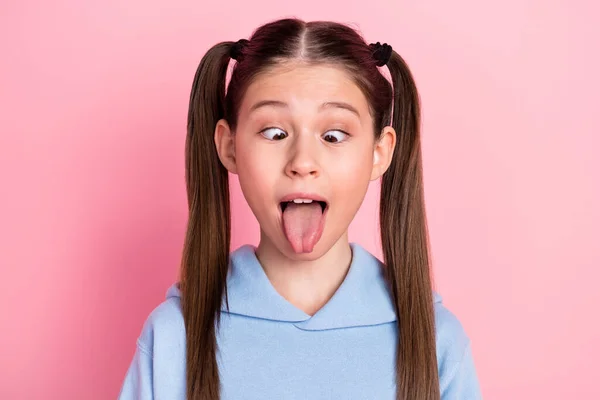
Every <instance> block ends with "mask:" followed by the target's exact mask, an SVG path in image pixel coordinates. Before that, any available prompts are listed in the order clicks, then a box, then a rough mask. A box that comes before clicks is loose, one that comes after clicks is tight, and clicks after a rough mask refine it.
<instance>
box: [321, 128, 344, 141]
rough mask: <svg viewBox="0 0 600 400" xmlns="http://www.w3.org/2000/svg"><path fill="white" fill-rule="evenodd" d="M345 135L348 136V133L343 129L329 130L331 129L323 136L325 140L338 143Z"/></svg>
mask: <svg viewBox="0 0 600 400" xmlns="http://www.w3.org/2000/svg"><path fill="white" fill-rule="evenodd" d="M346 136H348V134H347V133H346V132H344V131H339V130H331V131H327V133H326V134H325V136H324V138H325V141H326V142H329V143H339V142H341V141H343V140H344V139H346ZM328 138H329V139H328ZM332 138H333V139H332Z"/></svg>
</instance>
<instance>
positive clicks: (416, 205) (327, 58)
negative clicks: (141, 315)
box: [180, 19, 440, 400]
mask: <svg viewBox="0 0 600 400" xmlns="http://www.w3.org/2000/svg"><path fill="white" fill-rule="evenodd" d="M232 46H234V42H222V43H219V44H216V45H215V46H213V47H212V48H211V49H209V50H208V52H207V53H206V55H205V56H204V57H203V58H202V61H201V62H200V65H199V66H198V69H197V71H196V75H195V77H194V82H193V86H192V91H191V96H190V105H189V113H188V131H187V139H186V160H185V162H186V185H187V194H188V206H189V222H188V226H187V233H186V238H185V245H184V250H183V257H182V265H181V276H180V279H181V283H180V284H181V292H182V308H183V315H184V320H185V328H186V340H187V360H186V362H187V370H186V371H187V398H188V399H190V400H217V399H219V389H220V381H219V372H218V366H217V359H216V354H217V340H216V331H217V330H218V328H219V322H220V310H221V304H222V301H223V299H225V300H226V299H227V293H226V286H225V283H226V277H227V270H228V266H229V252H230V235H231V232H230V229H231V222H230V219H231V216H230V208H229V186H228V172H227V170H226V169H225V167H224V166H223V165H222V164H221V162H220V161H219V158H218V155H217V151H216V147H215V144H214V139H213V135H214V129H215V125H216V123H217V121H218V120H219V119H221V118H225V119H226V120H227V121H228V123H229V124H230V126H231V128H232V130H235V127H236V123H237V112H238V109H239V106H240V104H241V100H242V97H243V96H244V93H245V90H246V88H247V87H248V85H249V83H250V82H251V81H252V80H253V79H255V78H256V76H257V75H258V74H259V73H264V72H265V71H266V70H267V69H268V68H269V67H272V66H274V65H276V64H277V63H280V62H282V61H285V60H299V61H302V62H306V63H309V64H319V63H327V64H332V65H336V66H339V67H340V68H343V69H344V70H346V71H347V72H348V73H349V74H350V75H351V76H352V77H353V78H354V80H355V82H356V84H357V85H358V86H359V87H360V88H361V90H362V91H363V93H364V94H365V96H366V98H367V101H368V103H369V106H370V109H371V113H372V116H373V120H374V132H375V134H376V135H379V132H381V130H382V128H383V127H385V126H386V125H391V126H392V127H394V129H395V130H396V132H397V141H396V147H395V149H394V156H393V159H392V162H391V165H390V167H389V169H388V170H387V171H386V173H385V174H384V175H383V177H382V178H381V179H382V182H381V197H380V199H381V201H380V217H379V218H380V226H381V242H382V247H383V254H384V265H385V276H386V279H387V281H388V283H389V287H390V292H391V297H392V300H393V303H394V305H395V310H396V314H397V326H398V342H397V343H398V345H397V351H396V381H397V399H404V400H421V399H422V400H436V399H439V398H440V393H439V383H438V369H437V360H436V346H435V322H434V314H433V293H432V283H431V278H430V266H429V259H430V257H429V246H428V234H427V225H426V217H425V205H424V195H423V176H422V175H423V173H422V165H421V164H422V161H421V144H420V134H419V126H420V105H419V97H418V93H417V89H416V86H415V82H414V80H413V77H412V75H411V73H410V71H409V69H408V66H407V65H406V63H405V62H404V60H403V59H402V57H400V56H399V55H398V53H396V52H392V55H391V58H390V60H389V62H388V63H387V66H388V68H389V71H390V75H391V78H392V84H393V89H392V86H391V85H390V83H389V82H388V80H387V79H385V77H384V76H383V75H382V74H381V72H380V71H379V70H378V69H377V66H376V63H375V60H374V58H373V50H372V49H371V48H370V47H369V46H368V45H367V43H366V42H365V41H364V39H363V38H362V37H361V36H360V34H359V33H357V32H356V31H355V30H353V29H352V28H350V27H348V26H345V25H342V24H338V23H334V22H323V21H316V22H304V21H301V20H298V19H282V20H278V21H274V22H271V23H268V24H266V25H263V26H261V27H260V28H258V29H257V30H256V31H255V32H254V33H253V35H252V37H251V38H250V39H249V42H248V43H247V45H246V46H245V47H244V48H243V49H242V51H241V54H240V57H236V58H237V60H238V62H237V63H236V64H235V66H234V68H233V70H232V74H231V80H230V83H229V86H228V87H227V92H226V90H225V89H226V87H225V82H226V73H227V68H228V65H229V61H230V51H231V49H232ZM238 50H239V49H238ZM390 121H391V124H390Z"/></svg>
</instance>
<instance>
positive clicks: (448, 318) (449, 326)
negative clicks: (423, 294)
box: [434, 293, 470, 362]
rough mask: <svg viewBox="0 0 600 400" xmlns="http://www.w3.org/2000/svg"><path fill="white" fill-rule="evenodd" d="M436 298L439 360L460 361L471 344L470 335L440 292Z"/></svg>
mask: <svg viewBox="0 0 600 400" xmlns="http://www.w3.org/2000/svg"><path fill="white" fill-rule="evenodd" d="M434 300H435V303H434V315H435V330H436V335H435V336H436V344H437V349H438V360H440V361H442V362H444V361H445V362H460V361H461V359H462V357H463V355H464V352H465V349H466V348H467V346H469V342H470V339H469V336H468V335H467V332H466V331H465V329H464V327H463V325H462V323H461V322H460V320H459V319H458V317H457V316H456V315H455V314H454V313H453V312H452V311H450V310H449V309H448V308H447V307H446V306H445V305H444V304H443V302H442V298H441V296H440V295H439V294H437V293H436V294H435V296H434Z"/></svg>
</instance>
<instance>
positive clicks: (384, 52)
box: [369, 42, 392, 67]
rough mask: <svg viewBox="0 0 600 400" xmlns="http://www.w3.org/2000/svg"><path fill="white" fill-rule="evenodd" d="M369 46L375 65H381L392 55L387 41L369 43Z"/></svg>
mask: <svg viewBox="0 0 600 400" xmlns="http://www.w3.org/2000/svg"><path fill="white" fill-rule="evenodd" d="M369 48H370V49H371V50H372V51H373V58H374V59H375V65H377V66H378V67H383V66H384V65H385V64H387V63H388V61H390V57H391V56H392V46H390V45H389V44H387V43H383V44H381V43H379V42H377V43H371V44H370V45H369Z"/></svg>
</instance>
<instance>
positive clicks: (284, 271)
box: [256, 231, 352, 315]
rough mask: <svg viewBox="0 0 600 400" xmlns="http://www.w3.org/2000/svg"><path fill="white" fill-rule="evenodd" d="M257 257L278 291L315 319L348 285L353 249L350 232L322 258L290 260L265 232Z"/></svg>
mask: <svg viewBox="0 0 600 400" xmlns="http://www.w3.org/2000/svg"><path fill="white" fill-rule="evenodd" d="M256 257H257V258H258V260H259V262H260V264H261V266H262V268H263V270H264V271H265V274H266V275H267V277H268V278H269V281H270V282H271V284H272V285H273V287H274V288H275V290H277V292H278V293H279V294H280V295H281V296H283V297H284V298H285V299H286V300H287V301H289V302H290V303H291V304H293V305H294V306H296V307H297V308H299V309H300V310H302V311H304V312H305V313H306V314H308V315H314V314H315V313H316V312H317V311H318V310H320V309H321V307H323V306H324V305H325V304H326V303H327V302H328V301H329V299H330V298H331V297H332V296H333V294H334V293H335V292H336V290H337V289H338V288H339V286H340V285H341V284H342V282H343V281H344V278H345V277H346V274H347V273H348V269H349V268H350V263H351V261H352V249H351V248H350V243H349V242H348V231H346V232H345V233H344V234H343V235H342V236H341V237H340V239H339V240H338V241H337V242H336V243H334V245H333V246H332V247H331V248H330V249H328V250H326V251H325V252H324V253H323V254H322V255H320V256H318V257H315V256H313V255H307V254H303V255H299V256H298V257H297V258H290V257H289V256H287V255H286V254H284V253H282V252H281V251H280V250H279V249H278V248H277V246H275V245H274V244H273V242H271V241H270V240H269V239H268V238H267V236H266V235H265V234H264V233H263V232H262V231H261V239H260V243H259V245H258V248H257V250H256Z"/></svg>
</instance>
